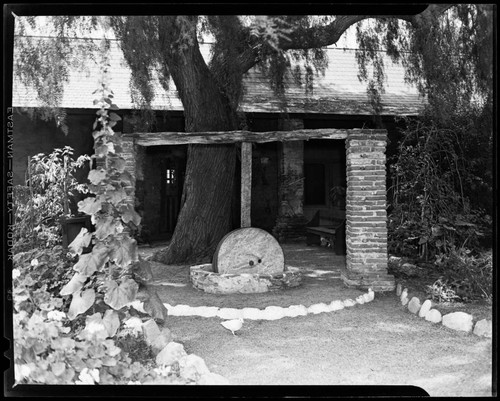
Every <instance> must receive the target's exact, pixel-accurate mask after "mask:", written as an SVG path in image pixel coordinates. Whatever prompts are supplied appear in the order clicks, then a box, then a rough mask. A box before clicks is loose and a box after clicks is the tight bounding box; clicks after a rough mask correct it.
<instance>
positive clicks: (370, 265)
mask: <svg viewBox="0 0 500 401" xmlns="http://www.w3.org/2000/svg"><path fill="white" fill-rule="evenodd" d="M386 139H387V134H386V132H385V131H382V130H381V131H376V132H373V131H372V132H370V133H367V132H356V131H353V132H352V133H349V135H348V137H347V140H346V156H347V199H346V218H347V225H346V238H347V241H346V244H347V256H346V270H345V271H344V272H343V274H342V278H343V280H344V283H345V284H346V285H347V286H350V287H358V288H368V287H371V288H372V289H373V290H375V291H389V290H393V289H394V288H395V283H394V277H393V276H391V275H389V274H387V211H386V157H385V147H386Z"/></svg>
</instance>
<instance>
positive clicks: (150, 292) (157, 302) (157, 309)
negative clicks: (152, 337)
mask: <svg viewBox="0 0 500 401" xmlns="http://www.w3.org/2000/svg"><path fill="white" fill-rule="evenodd" d="M146 292H147V297H146V299H145V300H144V310H145V311H146V312H147V313H148V314H149V315H150V316H151V317H152V318H153V319H154V320H156V321H159V322H164V321H165V320H166V319H167V315H168V310H167V308H165V305H163V302H161V299H160V298H159V297H158V294H157V293H156V290H154V289H153V288H151V287H146Z"/></svg>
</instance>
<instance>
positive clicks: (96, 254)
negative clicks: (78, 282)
mask: <svg viewBox="0 0 500 401" xmlns="http://www.w3.org/2000/svg"><path fill="white" fill-rule="evenodd" d="M108 254H109V249H108V248H107V247H106V246H105V245H101V244H99V245H97V246H95V247H94V248H93V249H92V252H91V253H87V254H85V255H81V256H80V258H79V259H78V262H77V263H76V264H75V266H74V267H73V269H74V270H76V271H77V272H78V273H80V274H82V275H84V276H91V275H92V274H94V272H95V271H96V270H101V268H102V267H103V266H104V264H105V263H106V261H107V260H108Z"/></svg>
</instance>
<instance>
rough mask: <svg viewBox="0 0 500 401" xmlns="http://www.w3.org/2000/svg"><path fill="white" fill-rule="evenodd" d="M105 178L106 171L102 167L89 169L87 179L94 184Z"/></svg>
mask: <svg viewBox="0 0 500 401" xmlns="http://www.w3.org/2000/svg"><path fill="white" fill-rule="evenodd" d="M105 178H106V171H105V170H104V169H100V170H95V169H94V170H90V172H89V175H88V179H89V181H90V182H91V183H92V184H94V185H98V184H100V183H101V181H103V180H104V179H105Z"/></svg>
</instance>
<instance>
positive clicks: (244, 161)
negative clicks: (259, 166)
mask: <svg viewBox="0 0 500 401" xmlns="http://www.w3.org/2000/svg"><path fill="white" fill-rule="evenodd" d="M251 209H252V143H251V142H242V143H241V228H245V227H251V225H252V223H251V219H250V211H251Z"/></svg>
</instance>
